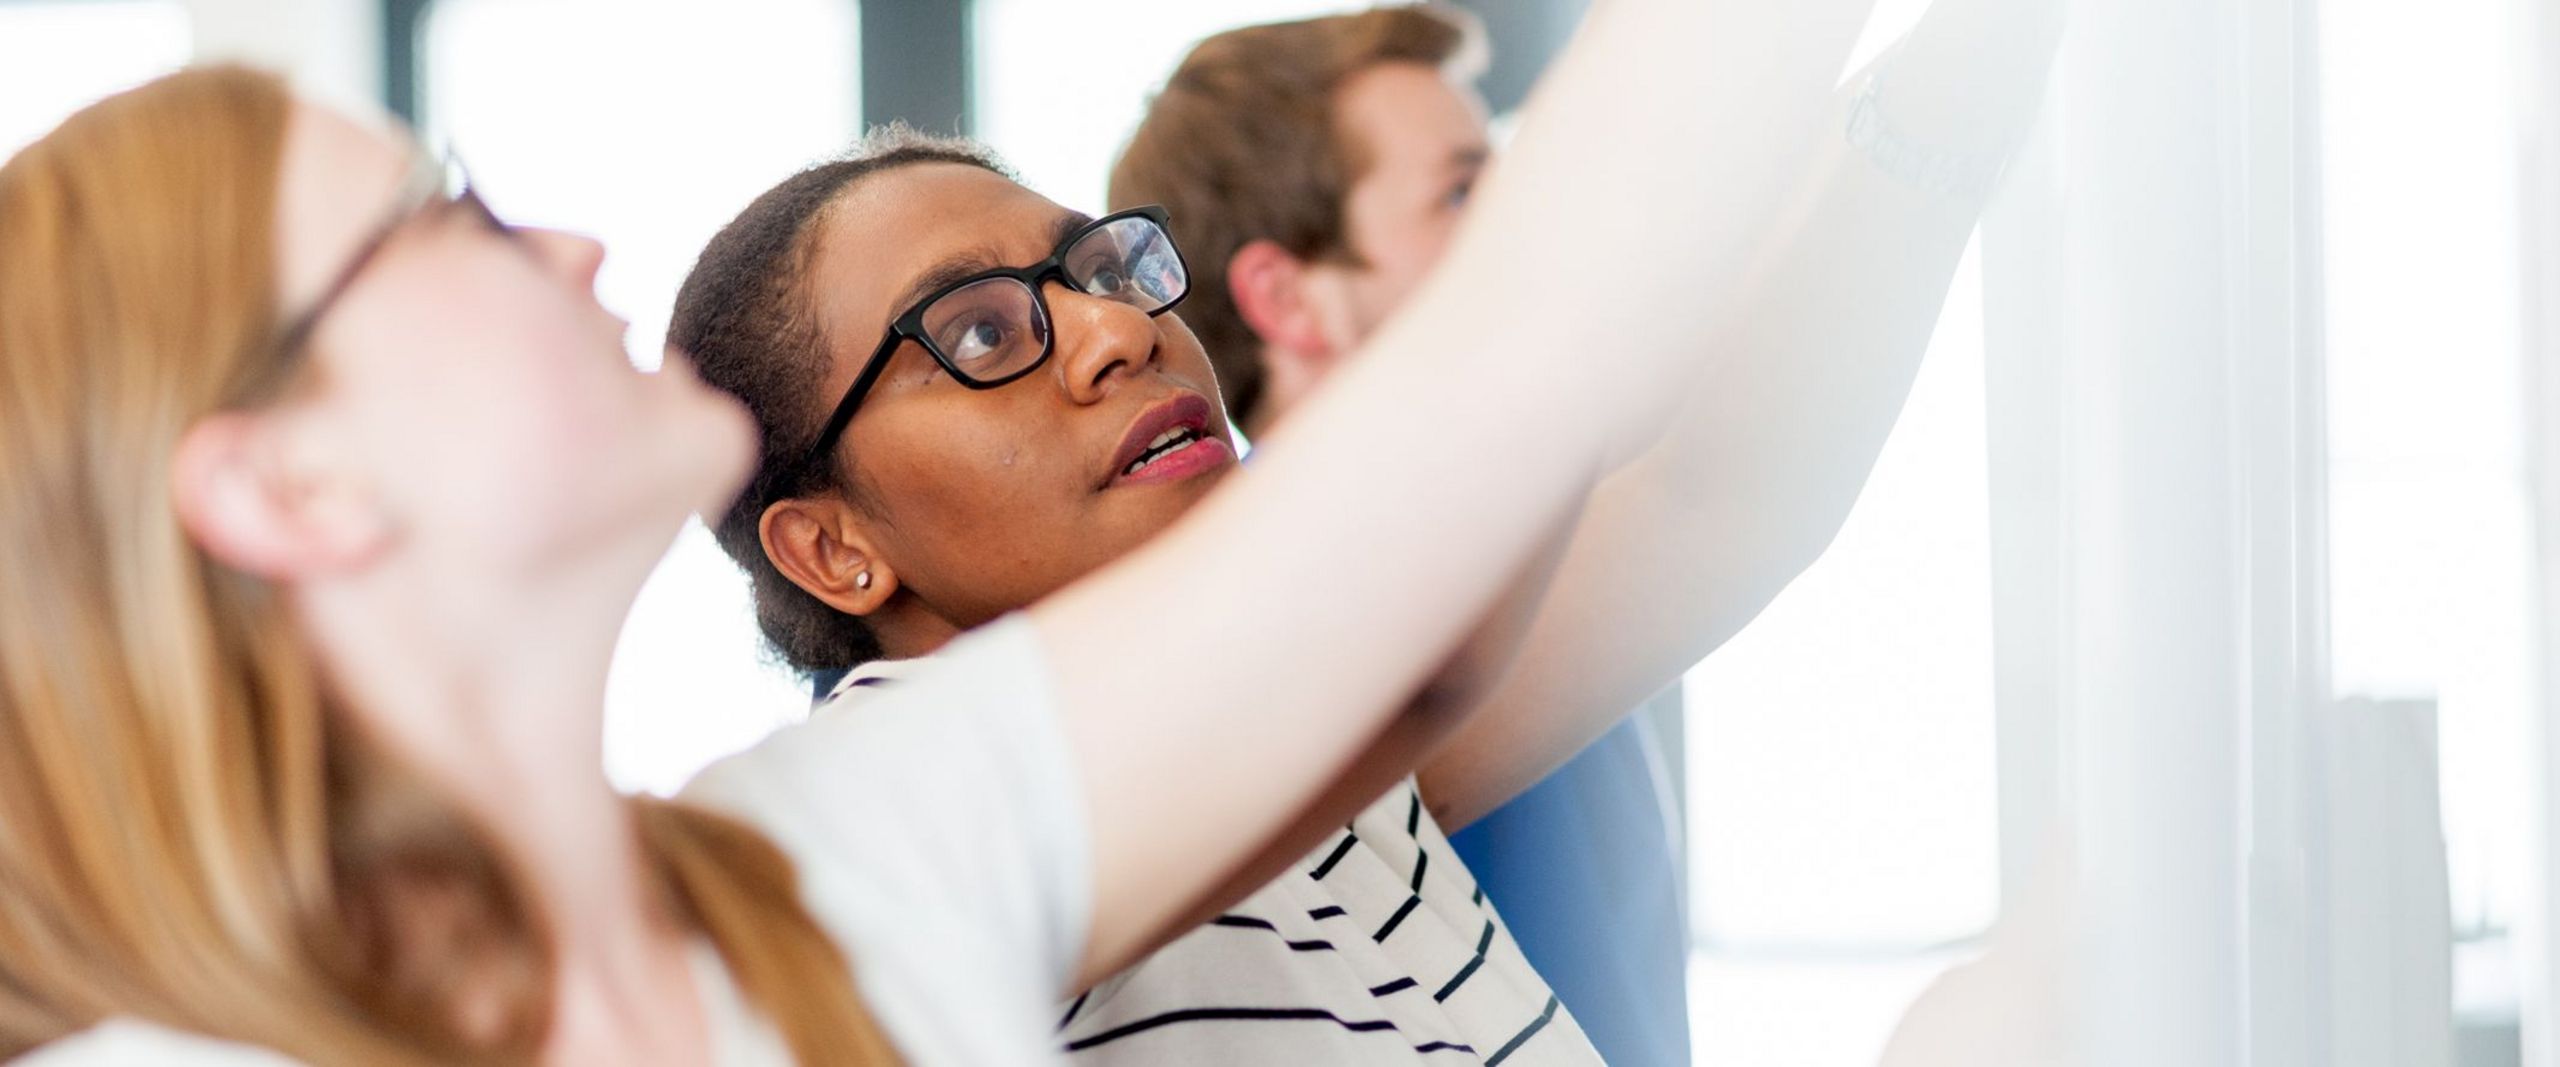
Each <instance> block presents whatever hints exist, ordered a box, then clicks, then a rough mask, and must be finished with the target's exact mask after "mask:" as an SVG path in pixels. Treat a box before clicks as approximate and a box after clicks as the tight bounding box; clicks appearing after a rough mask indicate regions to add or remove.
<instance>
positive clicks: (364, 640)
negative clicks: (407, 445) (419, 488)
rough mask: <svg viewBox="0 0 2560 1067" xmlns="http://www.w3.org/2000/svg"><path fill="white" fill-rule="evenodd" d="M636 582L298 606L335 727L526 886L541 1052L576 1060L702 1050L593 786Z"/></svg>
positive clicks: (675, 926)
mask: <svg viewBox="0 0 2560 1067" xmlns="http://www.w3.org/2000/svg"><path fill="white" fill-rule="evenodd" d="M650 558H651V559H652V560H654V556H652V557H650ZM647 571H648V565H647V564H646V563H642V564H639V565H638V566H636V567H633V566H628V565H626V566H622V567H619V568H616V567H609V566H605V565H602V564H593V563H591V564H589V565H588V566H587V567H586V568H585V569H583V570H581V569H577V568H567V569H556V570H550V571H547V572H546V573H544V574H542V575H540V576H520V579H521V580H519V581H512V582H496V581H490V580H488V579H487V578H486V577H485V571H483V572H482V574H483V575H484V576H483V577H481V578H479V579H477V580H470V579H462V578H458V577H457V576H460V575H466V574H470V573H472V571H471V569H470V568H468V567H460V568H455V567H435V566H428V565H424V564H422V563H419V562H417V561H406V562H395V563H388V564H385V565H384V566H381V567H377V568H374V569H372V570H370V571H368V572H366V573H365V574H363V575H360V576H357V577H354V578H351V579H347V580H343V581H338V582H333V583H328V584H326V585H322V586H310V587H305V588H303V589H301V590H298V591H297V597H296V600H297V604H296V606H297V608H298V609H299V611H300V613H301V614H302V616H303V621H304V623H305V629H306V632H308V633H311V634H314V635H317V639H318V643H319V645H320V647H321V653H322V657H323V661H324V663H325V664H326V666H327V669H328V672H329V676H330V680H331V682H332V684H333V687H334V690H335V692H336V694H337V696H338V698H339V700H340V702H341V704H342V705H343V707H344V709H345V710H346V711H347V712H348V713H350V714H352V715H354V716H355V717H356V718H357V719H358V720H359V721H360V722H361V723H362V725H363V727H364V728H366V729H367V730H368V731H369V732H370V733H372V734H373V735H374V736H375V737H376V738H378V739H379V740H380V741H381V742H383V743H384V745H385V747H387V748H388V749H389V750H391V751H393V752H395V753H397V754H398V756H399V757H400V758H401V759H403V760H405V761H406V762H407V763H408V764H409V766H410V768H411V769H412V770H413V771H414V772H415V773H417V774H419V775H421V776H422V777H424V778H425V780H426V781H427V782H428V783H429V785H430V786H431V787H432V788H434V789H436V790H437V791H438V792H439V793H440V794H442V795H443V796H444V797H446V798H448V800H449V802H451V803H454V804H456V805H457V806H459V807H460V808H461V810H462V811H463V812H464V813H465V814H466V815H467V816H469V817H470V818H472V819H473V820H474V821H475V822H477V823H478V824H479V825H480V826H481V827H483V828H484V829H485V831H486V832H487V833H489V834H490V835H491V836H492V838H493V839H494V842H495V844H496V846H497V847H498V848H500V849H501V850H503V851H504V852H505V853H506V854H507V855H508V857H509V858H510V859H511V860H512V861H513V864H512V866H513V868H514V869H515V870H517V871H518V872H521V877H523V878H524V879H525V880H526V883H527V885H526V887H525V888H526V889H527V890H529V891H530V892H531V893H532V896H533V899H534V900H535V901H536V902H537V906H538V907H539V908H541V909H542V911H543V912H544V914H545V919H546V921H547V926H548V928H549V930H550V932H551V934H552V937H553V940H554V944H553V946H552V951H553V955H554V959H555V965H556V968H557V971H556V985H555V989H554V993H555V998H556V1000H555V1008H554V1025H553V1033H552V1038H551V1041H552V1044H553V1046H554V1047H555V1051H557V1050H558V1049H560V1048H561V1047H563V1046H562V1043H563V1042H564V1041H565V1042H568V1043H569V1044H568V1045H567V1046H566V1047H569V1048H575V1049H578V1050H579V1052H578V1053H577V1055H574V1056H570V1057H568V1058H570V1059H576V1060H592V1059H595V1058H598V1057H597V1056H596V1055H595V1054H596V1053H600V1052H604V1051H605V1050H609V1049H624V1048H627V1047H633V1046H636V1047H639V1048H647V1047H648V1045H646V1044H641V1043H643V1042H668V1043H667V1044H665V1045H662V1046H661V1050H660V1051H659V1052H658V1053H656V1054H655V1055H644V1056H641V1057H640V1058H639V1059H636V1060H635V1059H630V1058H627V1057H623V1056H620V1055H614V1056H611V1057H608V1058H614V1059H617V1060H619V1061H622V1062H646V1061H649V1060H653V1059H659V1058H662V1057H669V1056H672V1055H673V1053H671V1052H670V1051H668V1050H678V1051H680V1050H686V1049H698V1048H700V1047H701V1045H700V1030H699V1027H700V1025H701V1021H700V1018H699V1012H698V1010H697V1009H695V1008H693V1007H691V1004H692V1003H693V1002H692V1001H691V991H692V983H691V979H690V976H689V974H688V973H687V972H686V970H685V967H686V962H685V961H686V955H685V952H686V946H687V941H686V938H685V936H684V933H683V931H682V929H681V926H680V924H679V923H677V922H676V921H675V920H674V919H673V917H672V916H671V915H670V914H669V910H668V906H667V903H666V902H665V900H664V899H663V897H662V895H661V893H660V891H659V888H658V881H657V876H656V874H655V871H654V869H653V865H652V864H650V863H649V862H648V859H647V857H646V855H645V853H644V852H643V850H642V845H641V842H640V839H639V836H638V827H637V825H636V823H635V821H634V818H633V814H632V809H631V806H630V803H629V802H628V800H627V799H626V798H624V797H623V796H621V795H620V794H619V793H618V792H616V791H615V790H614V789H613V787H612V786H611V784H610V783H609V782H608V781H607V780H606V778H605V776H604V767H603V759H604V745H603V707H604V688H605V675H606V670H607V668H608V667H609V666H610V663H611V660H612V656H613V646H614V640H615V637H616V636H617V634H618V632H619V630H620V627H621V622H622V619H623V616H624V615H625V614H626V613H627V612H628V610H629V608H630V604H631V600H632V598H633V597H634V596H636V595H637V592H638V588H639V583H640V580H641V579H642V578H645V576H646V575H647ZM626 572H627V573H626ZM671 997H674V998H678V999H680V1000H682V1003H670V998H671ZM671 1026H673V1027H677V1028H679V1029H678V1030H677V1031H676V1032H673V1033H671V1032H670V1027H671ZM600 1040H601V1041H609V1042H611V1043H609V1044H602V1045H599V1044H598V1042H599V1041H600Z"/></svg>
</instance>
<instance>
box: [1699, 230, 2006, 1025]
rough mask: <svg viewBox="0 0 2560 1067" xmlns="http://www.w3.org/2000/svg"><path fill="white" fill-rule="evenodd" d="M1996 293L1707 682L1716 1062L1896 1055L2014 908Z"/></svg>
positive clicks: (1961, 293)
mask: <svg viewBox="0 0 2560 1067" xmlns="http://www.w3.org/2000/svg"><path fill="white" fill-rule="evenodd" d="M1981 279H1982V275H1981V269H1980V264H1979V260H1978V257H1977V256H1975V255H1974V254H1971V253H1968V254H1967V256H1966V258H1965V261H1964V264H1963V266H1962V267H1961V268H1959V270H1958V272H1957V275H1956V281H1955V285H1954V287H1953V289H1952V290H1951V292H1950V294H1949V301H1948V304H1947V308H1946V311H1945V312H1944V314H1943V316H1942V317H1941V319H1940V321H1939V324H1938V333H1937V337H1936V338H1935V340H1934V341H1933V342H1932V344H1931V346H1930V350H1929V355H1928V360H1927V362H1926V363H1925V364H1923V366H1922V368H1921V370H1920V375H1919V378H1918V380H1917V382H1916V383H1915V384H1914V386H1913V388H1912V393H1911V399H1910V402H1909V405H1908V406H1907V407H1906V408H1905V409H1904V411H1903V415H1902V420H1901V422H1900V423H1898V424H1897V425H1896V426H1895V428H1894V431H1893V435H1892V437H1891V438H1890V439H1889V440H1888V441H1887V442H1886V444H1885V448H1884V451H1883V454H1882V455H1881V456H1880V458H1879V459H1878V460H1877V463H1876V468H1875V473H1874V475H1873V477H1872V478H1871V479H1870V480H1869V482H1868V484H1867V488H1866V492H1865V494H1864V495H1863V496H1861V497H1860V498H1859V500H1858V504H1857V506H1856V508H1855V509H1854V510H1853V511H1852V512H1851V513H1850V515H1849V519H1848V522H1847V524H1846V526H1845V527H1843V529H1842V530H1841V532H1840V537H1839V539H1838V541H1836V542H1835V543H1834V544H1833V545H1832V546H1831V550H1830V551H1829V552H1828V553H1826V554H1824V555H1823V557H1822V558H1821V560H1820V561H1818V562H1816V563H1815V564H1814V565H1813V566H1812V567H1811V568H1810V569H1808V570H1807V571H1806V572H1805V573H1804V575H1803V576H1802V577H1800V578H1798V579H1797V580H1796V582H1795V584H1794V585H1792V586H1790V587H1788V589H1787V591H1786V592H1785V593H1784V594H1782V595H1780V596H1779V597H1778V599H1777V600H1776V601H1775V602H1773V603H1772V604H1770V606H1769V608H1768V610H1767V611H1765V612H1764V613H1762V615H1761V616H1760V618H1759V619H1758V620H1756V621H1754V622H1753V623H1752V624H1751V626H1750V627H1749V628H1748V629H1746V630H1744V631H1743V632H1742V633H1741V634H1739V635H1737V636H1736V637H1735V638H1734V639H1733V640H1732V641H1731V642H1729V643H1727V644H1726V645H1725V647H1723V648H1721V649H1719V650H1717V651H1716V652H1715V654H1714V655H1711V656H1709V657H1707V660H1706V662H1704V663H1702V664H1700V665H1699V666H1698V667H1697V668H1696V669H1694V670H1692V671H1691V672H1690V674H1689V676H1688V679H1687V683H1686V686H1685V687H1684V693H1685V697H1686V700H1687V702H1688V706H1689V729H1688V782H1689V827H1688V829H1689V849H1690V854H1691V855H1690V865H1689V869H1690V878H1691V883H1690V905H1689V906H1690V915H1691V919H1692V922H1693V923H1694V925H1695V927H1696V931H1697V937H1698V940H1699V944H1700V950H1699V953H1698V956H1697V960H1696V962H1695V963H1694V964H1693V966H1692V968H1691V971H1690V974H1691V982H1692V987H1691V989H1690V1002H1691V1004H1692V1006H1693V1010H1692V1013H1691V1018H1692V1022H1691V1031H1692V1033H1693V1034H1694V1042H1695V1046H1696V1049H1697V1057H1698V1061H1699V1062H1701V1063H1854V1062H1868V1063H1871V1062H1874V1056H1875V1054H1876V1052H1877V1051H1878V1050H1880V1049H1881V1048H1882V1047H1883V1045H1884V1041H1885V1038H1886V1036H1887V1035H1888V1034H1890V1033H1891V1031H1892V1028H1893V1026H1894V1025H1895V1023H1896V1022H1897V1021H1898V1020H1899V1018H1900V1017H1901V1014H1902V1012H1903V1010H1904V1009H1905V1008H1906V1007H1907V1006H1908V1005H1909V1003H1910V1001H1911V998H1912V997H1913V996H1915V995H1917V994H1918V992H1919V990H1920V988H1921V987H1922V986H1924V985H1925V984H1927V982H1928V980H1929V979H1930V978H1931V977H1933V976H1934V975H1936V974H1937V973H1938V972H1939V971H1941V970H1943V969H1945V967H1946V966H1947V965H1949V964H1950V963H1952V962H1954V959H1955V958H1954V957H1952V956H1950V955H1948V954H1947V953H1946V952H1945V951H1943V946H1945V945H1947V944H1949V943H1951V942H1960V941H1962V940H1964V939H1966V938H1969V937H1972V936H1974V935H1976V934H1979V933H1981V932H1982V931H1983V930H1984V929H1986V928H1988V927H1989V926H1990V924H1991V922H1992V920H1993V918H1994V917H1995V915H1996V914H1997V911H1998V907H1999V815H1998V810H1997V795H1998V768H1997V765H1996V746H1995V739H1994V727H1995V720H1994V708H1993V703H1992V660H1991V640H1992V635H1991V562H1990V555H1991V549H1990V539H1991V535H1990V500H1989V484H1988V483H1989V464H1988V455H1987V450H1986V441H1985V433H1986V423H1985V419H1984V415H1985V412H1984V393H1983V340H1982V290H1981V284H1982V281H1981Z"/></svg>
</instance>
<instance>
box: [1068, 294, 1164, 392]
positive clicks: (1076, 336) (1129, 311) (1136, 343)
mask: <svg viewBox="0 0 2560 1067" xmlns="http://www.w3.org/2000/svg"><path fill="white" fill-rule="evenodd" d="M1048 297H1049V314H1050V316H1051V317H1052V319H1053V320H1054V321H1053V322H1051V324H1050V328H1051V329H1053V330H1056V331H1057V335H1056V338H1055V343H1056V345H1057V364H1058V373H1059V374H1060V375H1062V376H1063V377H1064V379H1065V380H1064V382H1063V383H1062V384H1063V385H1064V386H1065V387H1066V390H1067V396H1068V398H1069V399H1072V400H1074V401H1075V402H1076V403H1079V404H1091V403H1094V402H1096V401H1099V400H1101V399H1102V398H1104V397H1106V396H1109V395H1111V390H1112V389H1114V388H1116V387H1117V386H1118V384H1119V382H1120V380H1121V379H1122V378H1125V377H1127V376H1128V375H1129V374H1131V373H1133V372H1135V371H1137V370H1140V369H1142V368H1144V367H1146V366H1148V365H1150V364H1152V363H1154V362H1155V361H1156V324H1155V323H1154V322H1153V321H1151V320H1150V319H1149V318H1148V316H1147V313H1146V312H1144V311H1140V310H1138V309H1137V308H1134V307H1131V306H1129V305H1127V304H1123V303H1121V302H1119V301H1117V300H1106V299H1103V298H1102V297H1098V296H1092V295H1088V294H1086V293H1083V292H1079V291H1077V290H1076V289H1075V288H1073V287H1072V286H1068V285H1065V284H1063V283H1058V282H1052V283H1050V286H1049V291H1048Z"/></svg>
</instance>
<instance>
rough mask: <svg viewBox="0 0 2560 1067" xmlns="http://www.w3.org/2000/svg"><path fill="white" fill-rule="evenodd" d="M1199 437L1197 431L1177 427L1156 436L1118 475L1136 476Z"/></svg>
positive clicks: (1186, 427) (1185, 427)
mask: <svg viewBox="0 0 2560 1067" xmlns="http://www.w3.org/2000/svg"><path fill="white" fill-rule="evenodd" d="M1199 436H1200V434H1199V432H1198V431H1196V430H1193V429H1191V428H1190V427H1188V426H1177V427H1175V428H1173V429H1170V430H1166V431H1165V432H1163V433H1160V434H1157V435H1156V439H1155V440H1153V441H1149V442H1147V448H1146V451H1144V452H1141V453H1139V454H1138V458H1137V459H1135V460H1133V461H1131V462H1130V464H1129V465H1128V466H1126V467H1123V468H1121V469H1120V473H1122V474H1136V473H1138V472H1139V471H1142V470H1145V469H1147V467H1149V466H1150V465H1152V464H1154V463H1155V461H1157V460H1159V459H1163V458H1164V457H1165V456H1166V455H1167V454H1169V453H1171V452H1173V451H1174V449H1175V448H1176V447H1178V446H1180V445H1185V444H1189V443H1191V442H1192V441H1195V440H1198V439H1199Z"/></svg>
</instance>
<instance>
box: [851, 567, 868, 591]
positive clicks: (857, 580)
mask: <svg viewBox="0 0 2560 1067" xmlns="http://www.w3.org/2000/svg"><path fill="white" fill-rule="evenodd" d="M853 587H854V588H856V589H869V588H871V572H870V571H864V572H862V573H860V574H857V575H854V576H853Z"/></svg>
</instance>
